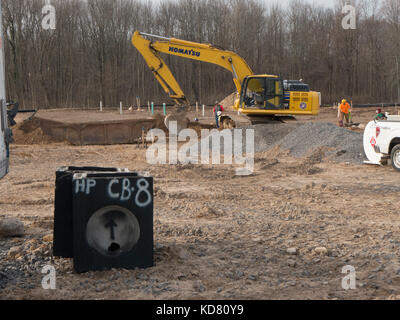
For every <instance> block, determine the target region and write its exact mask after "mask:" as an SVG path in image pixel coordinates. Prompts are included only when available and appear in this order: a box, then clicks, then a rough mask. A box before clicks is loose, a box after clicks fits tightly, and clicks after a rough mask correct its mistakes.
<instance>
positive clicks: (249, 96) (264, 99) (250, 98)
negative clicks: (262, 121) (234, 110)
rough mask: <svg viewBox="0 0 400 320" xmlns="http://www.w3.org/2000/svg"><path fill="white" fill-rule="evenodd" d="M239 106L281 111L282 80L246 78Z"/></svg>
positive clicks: (282, 105) (257, 77) (267, 77)
mask: <svg viewBox="0 0 400 320" xmlns="http://www.w3.org/2000/svg"><path fill="white" fill-rule="evenodd" d="M240 105H241V106H243V107H244V108H250V109H262V110H280V109H283V108H284V104H283V86H282V80H281V79H279V78H278V77H275V76H252V77H246V78H245V79H244V81H243V85H242V96H241V98H240Z"/></svg>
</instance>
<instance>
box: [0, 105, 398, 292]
mask: <svg viewBox="0 0 400 320" xmlns="http://www.w3.org/2000/svg"><path fill="white" fill-rule="evenodd" d="M364 112H365V114H364ZM372 115H373V113H372ZM358 116H360V118H361V117H363V118H362V120H363V121H364V120H365V123H366V122H367V120H368V119H369V118H370V117H371V110H369V112H368V111H362V112H360V114H359V115H358ZM312 120H313V121H333V122H335V121H336V111H335V110H333V109H332V110H330V109H329V110H328V109H326V110H324V111H323V112H322V113H321V115H320V116H319V117H318V118H317V119H312ZM299 121H309V120H308V119H304V118H303V119H301V120H299ZM11 155H12V156H11V167H10V173H9V175H8V176H7V177H6V178H4V179H3V180H1V181H0V194H1V199H0V208H1V211H0V218H4V217H16V218H19V219H21V220H22V221H23V222H24V223H25V225H26V235H25V236H24V237H22V238H14V239H1V240H0V298H1V299H396V298H400V276H399V275H400V260H399V257H400V247H399V244H400V234H399V233H398V230H399V225H400V219H399V211H398V201H397V200H398V195H399V192H400V179H399V175H398V173H397V172H395V171H394V170H393V169H392V168H391V167H390V166H386V167H375V166H367V165H350V164H338V163H330V162H327V161H318V159H317V160H315V159H312V158H303V159H298V158H291V157H289V156H287V155H286V153H285V152H283V151H281V150H279V149H274V150H273V151H270V152H264V153H260V154H257V155H256V158H255V171H254V174H253V175H251V176H247V177H239V176H235V172H234V167H233V166H230V165H228V166H224V165H221V166H204V165H187V166H182V165H178V166H170V165H156V166H152V165H149V164H148V163H147V162H146V158H145V150H144V149H138V148H136V147H135V146H133V145H114V146H85V147H76V146H69V145H66V144H55V143H52V144H45V145H13V146H12V148H11ZM65 165H76V166H79V165H90V166H107V167H109V166H113V167H123V168H130V169H131V170H137V171H148V172H149V173H150V174H151V175H152V176H153V177H154V184H155V208H154V216H155V218H154V223H155V229H154V238H155V262H156V265H155V266H154V267H152V268H149V269H146V270H110V271H104V272H88V273H85V274H79V275H78V274H74V273H73V269H72V261H71V260H70V259H61V258H54V257H52V256H51V236H48V235H51V234H52V230H53V229H52V228H53V210H54V208H53V201H54V182H55V170H56V168H57V167H59V166H65ZM11 247H19V248H20V250H21V252H19V254H17V255H16V256H15V257H14V258H8V257H7V253H8V251H9V249H10V248H11ZM317 247H324V248H326V249H327V251H326V252H325V251H324V250H322V251H321V252H320V253H317V252H316V251H315V248H317ZM289 248H295V249H292V250H288V249H289ZM49 263H50V264H53V265H54V266H55V267H56V271H57V289H56V290H44V289H42V286H41V281H42V277H43V274H41V270H42V267H43V266H44V265H46V264H49ZM347 265H351V266H353V267H354V268H355V270H356V278H357V281H356V289H354V290H347V291H346V290H344V289H343V288H342V279H343V277H344V276H346V275H345V274H342V273H341V271H342V268H343V267H344V266H347Z"/></svg>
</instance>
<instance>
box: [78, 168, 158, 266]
mask: <svg viewBox="0 0 400 320" xmlns="http://www.w3.org/2000/svg"><path fill="white" fill-rule="evenodd" d="M72 203H73V256H74V269H75V271H76V272H86V271H90V270H106V269H111V268H124V269H134V268H137V267H139V268H146V267H151V266H153V264H154V261H153V203H154V202H153V178H151V177H144V176H140V175H138V174H131V173H117V174H115V173H100V174H99V173H89V174H82V173H75V174H74V176H73V178H72Z"/></svg>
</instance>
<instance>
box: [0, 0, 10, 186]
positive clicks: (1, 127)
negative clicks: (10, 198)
mask: <svg viewBox="0 0 400 320" xmlns="http://www.w3.org/2000/svg"><path fill="white" fill-rule="evenodd" d="M4 63H5V61H4V39H3V23H2V10H1V2H0V179H1V178H3V177H4V176H5V175H6V174H7V173H8V158H9V154H8V150H7V149H8V148H7V143H6V138H7V137H6V135H7V132H8V121H7V107H6V84H5V73H4Z"/></svg>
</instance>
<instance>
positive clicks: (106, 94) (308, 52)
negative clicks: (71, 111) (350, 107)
mask: <svg viewBox="0 0 400 320" xmlns="http://www.w3.org/2000/svg"><path fill="white" fill-rule="evenodd" d="M344 2H345V1H343V0H337V3H336V5H335V8H334V9H329V8H325V7H319V6H314V5H310V4H308V3H307V2H305V1H301V0H292V1H291V2H290V4H289V6H282V5H279V3H278V2H275V3H272V1H271V4H268V2H265V1H261V0H161V1H160V2H156V3H154V2H151V1H144V0H143V1H142V0H86V1H85V0H52V1H51V3H52V4H53V5H54V6H55V7H56V14H57V28H56V30H44V29H43V28H42V25H41V23H42V19H43V14H42V7H43V5H44V4H45V1H44V0H2V6H3V15H4V17H3V24H4V30H5V33H6V34H5V41H4V46H5V52H6V63H7V65H6V70H7V75H6V78H7V89H8V96H9V98H10V99H13V100H18V101H20V103H21V104H22V105H23V106H24V107H25V108H31V107H40V108H50V107H51V108H57V107H60V108H61V107H63V108H67V107H94V106H97V105H98V103H99V101H100V100H102V101H103V104H104V105H105V106H108V107H111V106H117V105H118V104H119V101H123V103H124V104H125V105H133V104H135V103H136V97H140V98H141V101H142V103H143V102H145V101H148V100H151V101H155V102H168V98H167V96H166V95H165V93H164V92H163V91H162V90H161V87H160V86H159V84H158V83H157V82H156V80H155V79H154V77H153V75H152V74H151V72H150V70H148V68H147V66H146V65H145V62H144V60H143V58H142V57H141V56H140V54H139V53H138V52H137V51H136V49H135V48H134V47H133V46H132V44H131V42H130V38H131V35H132V33H133V32H134V31H135V30H140V31H143V32H148V33H153V34H159V35H163V36H173V37H176V38H181V39H185V40H191V41H196V42H206V43H212V44H214V45H218V46H220V47H223V48H225V49H229V50H233V51H235V52H237V53H238V54H240V55H241V56H242V57H244V58H245V60H246V61H247V62H248V63H249V65H250V66H251V67H252V69H253V71H254V72H255V73H260V74H264V73H268V74H278V75H280V76H281V77H282V78H284V79H300V78H302V79H304V80H305V82H307V83H308V84H309V85H310V86H311V88H312V89H313V90H316V91H320V92H321V93H322V97H323V103H332V102H334V101H337V100H339V99H341V98H342V97H346V98H348V99H351V100H353V101H355V102H384V101H385V102H394V101H395V100H397V99H398V86H399V79H398V68H397V65H396V58H397V61H398V63H400V0H379V1H378V0H358V1H356V3H354V5H355V6H356V8H357V10H356V13H357V26H356V29H354V30H344V29H343V27H342V19H343V17H344V14H343V13H342V7H343V5H344ZM165 60H166V62H167V64H168V65H169V66H170V67H171V69H172V71H173V73H174V74H175V75H176V78H177V79H178V82H179V83H180V84H181V85H182V87H183V89H184V91H185V93H186V94H187V96H188V97H189V100H190V101H192V102H195V101H199V102H200V103H213V102H214V101H215V100H216V99H221V98H223V97H224V96H226V95H227V94H229V93H231V92H233V91H234V86H233V82H232V76H231V74H230V73H229V72H227V71H225V70H223V69H222V68H221V69H220V68H218V67H215V66H213V65H210V64H205V63H200V62H194V61H191V60H186V59H182V58H177V57H172V56H165ZM399 102H400V101H399Z"/></svg>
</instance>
